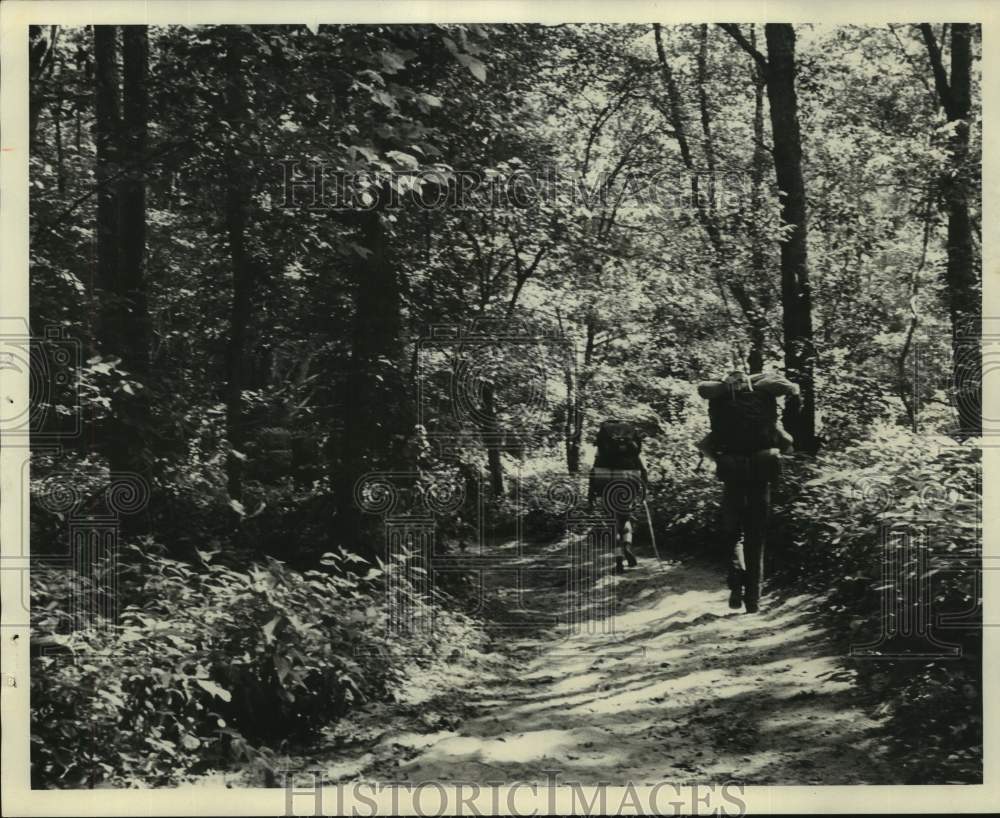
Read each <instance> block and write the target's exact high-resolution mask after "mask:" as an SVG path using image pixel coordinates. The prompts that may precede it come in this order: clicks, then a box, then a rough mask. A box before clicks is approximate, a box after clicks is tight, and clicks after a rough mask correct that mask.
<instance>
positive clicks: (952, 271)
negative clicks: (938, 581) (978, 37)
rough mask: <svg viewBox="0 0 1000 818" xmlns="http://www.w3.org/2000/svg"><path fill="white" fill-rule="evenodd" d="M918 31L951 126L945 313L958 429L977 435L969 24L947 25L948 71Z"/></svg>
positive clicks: (977, 302) (977, 299)
mask: <svg viewBox="0 0 1000 818" xmlns="http://www.w3.org/2000/svg"><path fill="white" fill-rule="evenodd" d="M920 33H921V35H922V36H923V39H924V44H925V45H926V46H927V54H928V56H929V58H930V63H931V71H932V72H933V74H934V87H935V88H936V89H937V96H938V100H939V102H940V104H941V107H942V108H944V112H945V115H946V116H947V117H948V122H949V123H950V124H952V125H953V128H952V130H951V132H950V137H949V140H948V149H949V153H950V159H951V167H950V168H949V170H948V172H947V173H946V174H945V176H944V179H943V180H942V188H943V192H944V200H945V207H946V209H947V213H948V267H947V274H946V283H947V288H948V311H949V313H950V317H951V326H952V338H953V340H952V344H953V351H954V360H955V374H956V378H957V383H956V384H955V386H956V388H957V390H958V395H957V398H958V400H957V404H958V407H959V413H960V421H961V429H962V432H963V433H964V434H970V435H972V436H978V435H979V434H981V430H982V412H981V409H980V407H981V405H982V391H981V390H982V384H981V379H982V352H981V350H980V348H979V343H978V339H977V340H975V341H973V343H970V342H969V338H970V336H977V335H978V334H979V320H980V317H981V315H982V301H981V282H982V278H981V273H980V269H979V261H978V259H977V256H976V251H975V245H974V243H973V227H972V218H971V216H970V212H969V196H970V189H971V187H972V185H971V181H972V180H971V178H970V161H969V159H970V157H969V126H970V122H969V116H970V112H971V109H972V93H971V89H972V27H971V25H970V24H969V23H953V24H952V25H951V74H950V76H949V74H948V72H947V71H946V70H945V67H944V59H943V57H942V54H941V46H940V45H939V44H938V41H937V38H936V37H935V36H934V30H933V29H932V28H931V26H930V24H929V23H921V24H920Z"/></svg>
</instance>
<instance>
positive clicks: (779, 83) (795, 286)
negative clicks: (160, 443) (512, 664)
mask: <svg viewBox="0 0 1000 818" xmlns="http://www.w3.org/2000/svg"><path fill="white" fill-rule="evenodd" d="M721 27H722V28H723V29H724V30H725V31H727V32H728V33H729V34H730V35H731V36H732V37H733V39H735V40H736V42H737V43H738V44H739V45H740V47H741V48H743V49H744V50H745V51H747V52H748V53H749V54H750V56H751V57H753V59H754V60H755V62H756V63H757V65H758V66H759V68H760V70H761V71H762V72H763V74H764V78H765V81H766V86H767V100H768V104H769V106H770V114H771V134H772V139H773V141H774V170H775V176H776V177H777V182H778V189H779V190H780V191H781V194H782V198H781V222H782V226H783V227H784V228H785V231H786V232H785V235H784V237H783V239H782V241H781V302H782V328H783V330H784V343H785V370H786V373H787V374H788V376H789V377H790V378H792V379H793V380H794V381H795V382H796V383H798V384H799V386H800V388H801V397H800V398H786V400H785V411H784V415H783V417H782V422H783V423H784V425H785V428H786V429H787V430H788V431H789V432H790V433H791V435H792V437H794V438H795V445H796V446H797V447H798V448H799V449H800V450H801V451H805V452H810V453H813V452H815V451H816V449H817V448H818V446H817V439H816V404H815V388H814V374H813V373H814V369H815V358H816V353H815V348H814V345H813V327H812V294H811V288H810V284H809V260H808V253H807V250H806V235H807V214H806V192H805V181H804V178H803V174H802V134H801V131H800V129H799V115H798V98H797V96H796V91H795V71H796V67H795V29H794V28H793V27H792V25H791V24H790V23H768V24H767V25H766V26H764V37H765V40H766V41H767V56H766V57H765V56H764V55H763V54H761V52H760V51H759V50H758V49H757V48H756V47H755V46H754V45H753V44H752V43H751V42H750V41H749V40H747V38H746V37H745V36H744V35H743V33H742V31H741V30H740V27H739V26H738V25H735V24H731V23H729V24H721Z"/></svg>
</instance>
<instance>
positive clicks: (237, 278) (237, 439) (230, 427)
mask: <svg viewBox="0 0 1000 818" xmlns="http://www.w3.org/2000/svg"><path fill="white" fill-rule="evenodd" d="M225 48H226V54H225V75H226V79H225V84H226V98H225V107H226V117H227V119H228V120H229V123H230V127H231V128H232V132H231V134H230V136H229V142H228V143H227V145H226V149H225V226H226V236H227V239H228V243H229V256H230V263H231V265H232V286H233V296H232V307H231V310H230V319H229V344H228V347H227V351H226V374H227V380H226V434H227V436H228V439H229V448H230V452H229V457H228V459H227V467H226V468H227V478H228V488H229V495H230V497H232V498H233V499H236V500H238V499H239V498H240V497H241V496H242V491H243V480H242V474H243V465H242V460H241V455H242V454H243V452H241V451H240V449H241V447H242V446H243V444H244V441H245V439H246V435H245V433H246V429H245V426H244V421H243V381H244V371H245V369H246V361H245V359H246V353H247V341H248V335H249V327H250V315H251V311H252V308H253V305H252V293H253V278H254V276H253V266H252V261H251V258H250V254H249V252H248V247H247V219H248V214H249V209H250V189H249V186H248V181H249V177H250V174H249V172H248V169H247V168H246V167H244V163H243V161H242V160H241V158H240V156H239V144H238V143H239V139H240V135H241V130H242V127H241V126H242V124H243V123H244V121H245V118H246V107H247V92H246V84H245V79H244V76H243V43H242V42H241V39H240V32H239V31H234V30H232V29H227V32H226V40H225ZM237 452H238V454H237Z"/></svg>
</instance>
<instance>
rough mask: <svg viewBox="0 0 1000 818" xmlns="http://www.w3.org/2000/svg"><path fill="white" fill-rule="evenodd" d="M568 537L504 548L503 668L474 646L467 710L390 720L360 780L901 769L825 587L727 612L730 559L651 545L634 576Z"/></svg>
mask: <svg viewBox="0 0 1000 818" xmlns="http://www.w3.org/2000/svg"><path fill="white" fill-rule="evenodd" d="M567 545H568V538H564V539H563V540H562V541H559V542H553V543H539V544H528V545H525V544H520V543H517V542H508V543H506V544H504V545H503V546H502V547H503V548H504V549H506V550H507V553H509V554H510V556H511V565H512V568H511V569H509V570H508V569H506V568H505V569H504V570H502V571H497V572H495V573H494V574H492V575H491V576H489V577H486V578H484V586H483V594H484V597H483V598H484V599H486V598H487V597H488V596H489V595H495V597H494V603H495V602H496V599H501V600H502V602H501V604H500V606H499V607H501V608H502V609H503V611H504V619H503V620H502V621H499V622H494V625H493V627H494V630H495V631H496V632H497V633H499V634H500V635H501V636H503V637H505V638H503V639H502V640H501V641H500V643H499V644H498V647H497V652H498V653H499V654H500V656H499V657H497V659H498V660H497V661H496V662H495V663H494V664H493V665H491V666H489V667H486V666H484V665H483V664H482V663H478V664H477V661H478V659H477V657H475V656H468V655H459V656H456V657H455V666H454V670H455V673H456V681H455V682H454V683H453V684H451V685H450V686H447V687H445V688H443V689H441V690H439V691H436V693H435V695H434V697H433V698H432V699H430V700H429V701H428V702H427V703H426V705H427V706H428V707H433V706H437V707H448V706H451V707H453V708H459V707H461V709H462V712H463V713H464V714H465V717H464V718H463V719H461V720H459V721H457V723H455V724H449V725H445V726H444V729H435V726H434V725H425V726H424V727H421V728H418V729H414V728H413V726H412V722H411V723H410V724H409V725H399V729H393V728H392V727H391V726H390V727H389V728H388V729H386V730H385V731H384V733H383V735H382V736H381V738H380V740H378V742H377V743H376V744H375V745H374V747H373V748H372V749H371V751H370V752H369V753H368V754H367V755H366V757H365V760H364V763H363V764H360V765H355V766H357V770H356V771H355V772H356V773H358V774H361V773H363V774H364V775H365V776H366V777H368V778H373V779H376V780H392V781H410V782H420V781H439V782H444V783H447V782H449V781H490V782H496V781H507V782H513V781H525V782H539V783H544V782H546V781H550V780H551V776H552V775H553V774H554V772H553V771H558V776H559V780H560V781H562V782H573V781H578V782H581V783H594V782H597V781H606V782H609V783H617V784H620V785H623V784H624V783H625V782H628V781H632V782H634V783H636V784H639V783H653V782H658V781H664V780H666V781H674V782H691V781H698V782H701V783H712V782H720V783H721V782H724V781H730V780H735V781H744V782H746V783H748V784H853V783H875V782H877V783H890V782H892V781H894V780H895V778H894V777H893V775H892V773H891V770H887V769H885V766H886V765H884V764H883V763H882V762H881V761H880V758H881V756H882V754H883V748H882V747H881V746H880V744H879V740H878V725H877V723H875V722H874V721H873V720H872V719H871V718H869V717H868V716H867V715H866V714H865V712H864V710H863V707H862V705H861V702H860V700H859V697H858V694H857V691H856V689H855V686H854V684H853V681H852V678H851V676H850V674H849V673H847V672H845V671H844V670H843V669H842V667H841V658H842V657H841V656H839V655H838V653H837V650H836V648H835V647H834V646H833V644H832V643H831V641H830V638H829V636H828V634H826V633H825V632H824V631H823V630H822V629H821V628H820V627H819V626H818V624H817V622H816V618H815V611H814V610H813V608H814V605H815V599H814V598H812V597H810V596H806V595H800V596H793V597H788V598H785V599H782V600H775V599H773V598H770V597H765V603H768V604H765V605H764V606H763V607H762V612H761V613H760V614H756V615H748V614H744V613H742V611H731V610H729V608H728V607H727V604H726V603H727V598H728V591H727V590H726V588H725V587H724V583H723V576H722V572H721V571H720V570H719V569H718V568H715V567H710V566H707V565H704V564H701V563H698V562H695V561H689V562H685V563H680V562H663V563H659V562H657V561H656V559H655V558H652V557H651V556H649V555H648V553H647V554H646V555H643V554H642V553H641V551H640V559H641V561H640V564H639V566H638V567H637V568H635V569H630V570H629V571H628V572H626V573H625V574H624V575H622V576H615V575H614V574H613V572H612V570H611V568H612V565H613V554H601V555H598V556H597V557H596V559H597V560H598V561H599V563H600V564H595V565H590V566H588V570H584V571H581V570H580V565H579V561H578V560H576V561H575V560H574V558H572V557H571V551H570V549H569V548H568V547H567ZM518 569H520V570H518ZM595 569H596V570H595ZM574 570H575V572H576V573H575V574H574V573H573V572H574ZM560 576H561V577H563V578H565V577H566V576H576V577H577V578H581V577H589V578H590V581H588V582H580V583H578V585H577V586H573V585H572V584H570V585H567V584H566V582H565V581H563V580H559V579H558V577H560ZM463 673H464V674H465V675H464V676H463V675H462V674H463ZM459 679H464V682H460V681H457V680H459ZM449 703H450V704H449ZM334 769H337V768H336V766H335V765H334ZM331 777H333V776H331Z"/></svg>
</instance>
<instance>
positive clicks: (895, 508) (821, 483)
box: [769, 427, 982, 783]
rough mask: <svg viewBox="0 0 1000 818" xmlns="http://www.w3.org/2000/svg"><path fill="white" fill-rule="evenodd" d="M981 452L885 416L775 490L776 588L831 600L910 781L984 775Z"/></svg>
mask: <svg viewBox="0 0 1000 818" xmlns="http://www.w3.org/2000/svg"><path fill="white" fill-rule="evenodd" d="M980 453H981V452H980V449H979V448H978V446H977V441H974V440H972V441H966V442H965V443H963V444H958V443H956V442H955V441H953V440H951V439H949V438H943V437H937V436H931V435H916V434H911V433H909V432H907V431H905V430H902V429H900V428H898V427H884V428H881V429H876V430H875V432H874V433H873V434H872V436H871V437H870V438H868V439H866V440H864V441H862V442H860V443H857V444H855V445H853V446H850V447H848V448H845V449H843V450H840V451H832V452H829V453H827V454H823V455H821V456H820V457H818V458H817V459H816V460H815V461H814V462H809V461H805V460H801V461H793V462H792V463H791V464H790V468H789V472H788V474H787V476H786V480H785V482H784V486H783V488H782V490H781V491H782V495H783V496H779V497H777V498H776V501H777V507H778V509H779V513H778V514H777V515H776V517H775V521H774V522H775V525H774V529H773V533H772V535H771V537H770V543H771V545H770V546H769V547H770V549H771V560H770V562H771V565H770V566H769V571H770V574H771V577H772V581H773V587H774V586H776V587H777V588H779V589H781V588H785V589H788V588H794V587H799V588H802V587H805V588H808V589H810V590H812V591H813V592H821V593H822V594H823V595H824V596H825V597H826V598H827V613H828V615H829V618H830V620H831V622H832V624H833V626H834V628H835V631H836V633H837V634H838V635H839V636H840V638H841V641H842V643H843V647H844V653H845V657H847V656H848V655H849V654H851V653H853V654H854V655H853V656H850V658H845V662H846V664H848V665H849V666H851V667H852V668H853V669H854V670H856V671H857V677H858V680H859V684H860V685H861V686H862V687H863V688H864V689H866V690H867V691H868V692H869V693H870V696H871V702H872V707H873V710H874V711H875V712H876V713H878V714H879V715H881V716H883V717H884V718H886V720H887V721H886V730H887V733H888V735H889V737H890V740H891V742H892V744H893V746H894V748H895V750H896V751H897V752H896V756H897V763H898V764H900V765H901V766H902V768H903V770H904V772H905V778H906V780H907V782H908V783H957V782H961V783H970V782H978V781H981V780H982V675H981V662H982V639H981V637H982V631H981V621H982V620H981V616H982V609H981V599H980V591H979V589H978V587H977V582H976V578H977V573H978V571H979V570H980V565H981V559H982V557H981V553H982V552H981V545H980V544H981V519H980V518H981V514H980V502H981V496H982V494H981V462H980ZM883 605H885V606H886V610H888V612H889V615H888V616H887V615H886V614H884V613H883ZM946 620H951V623H950V627H946V624H947V623H946ZM952 652H954V654H955V655H949V654H950V653H952Z"/></svg>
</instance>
